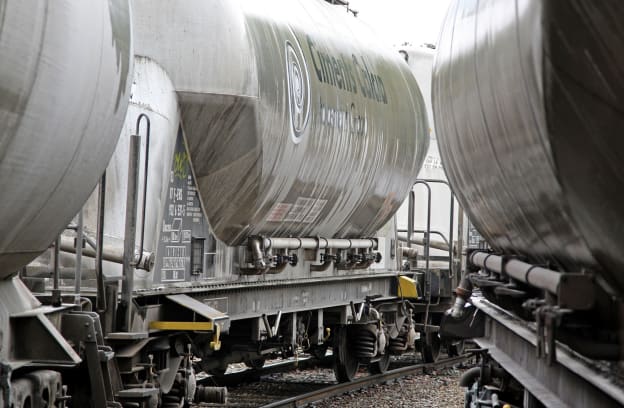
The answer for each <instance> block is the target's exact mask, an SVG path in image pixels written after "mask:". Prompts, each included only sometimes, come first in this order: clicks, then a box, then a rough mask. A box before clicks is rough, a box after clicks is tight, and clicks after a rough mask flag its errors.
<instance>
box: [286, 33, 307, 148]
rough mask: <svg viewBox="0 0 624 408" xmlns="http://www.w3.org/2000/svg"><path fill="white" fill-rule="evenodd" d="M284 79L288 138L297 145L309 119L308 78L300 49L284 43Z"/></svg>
mask: <svg viewBox="0 0 624 408" xmlns="http://www.w3.org/2000/svg"><path fill="white" fill-rule="evenodd" d="M286 78H287V80H288V105H289V106H288V107H289V113H290V137H291V139H292V141H293V142H295V143H299V142H300V141H301V137H302V136H303V133H304V132H305V130H306V127H307V126H308V119H309V117H310V77H309V75H308V66H307V64H306V61H305V59H304V57H303V52H302V51H301V47H300V46H299V44H298V43H297V44H296V45H293V44H292V43H291V42H290V41H286Z"/></svg>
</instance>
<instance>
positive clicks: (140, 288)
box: [0, 0, 453, 408]
mask: <svg viewBox="0 0 624 408" xmlns="http://www.w3.org/2000/svg"><path fill="white" fill-rule="evenodd" d="M131 6H132V36H133V49H134V59H133V60H132V61H129V62H128V64H129V67H132V66H133V68H132V71H133V81H132V92H131V95H127V96H126V98H127V100H129V103H128V102H126V103H127V104H128V109H127V115H126V118H125V123H124V124H123V127H122V131H121V133H122V134H121V136H120V137H119V143H118V144H117V146H116V147H115V152H114V154H113V158H112V160H111V161H110V162H109V164H108V167H107V168H106V171H105V173H104V174H103V175H102V177H101V178H100V182H99V186H98V188H97V189H96V190H95V191H94V192H93V194H92V196H91V197H90V198H89V199H88V201H87V203H86V204H85V205H84V206H83V208H82V209H81V210H80V211H79V212H78V214H77V216H76V217H75V219H74V220H73V221H72V222H71V223H70V224H69V225H67V228H66V230H65V231H64V232H63V233H62V234H61V235H60V236H59V237H58V239H57V240H56V242H55V244H54V247H53V248H52V249H50V250H49V251H48V252H47V253H45V254H44V255H42V256H41V257H40V258H38V259H37V260H36V261H35V262H33V263H31V264H29V265H27V266H26V267H24V268H22V269H21V270H20V274H19V277H16V278H14V279H12V280H11V290H12V291H13V292H11V290H6V291H3V293H5V292H6V293H13V295H12V296H11V298H10V301H9V303H8V304H10V305H12V304H20V303H21V306H20V310H11V311H9V315H8V316H7V319H5V322H6V323H7V325H10V327H11V329H6V330H4V331H3V334H6V335H5V336H4V338H8V337H10V339H11V340H10V341H11V342H12V344H19V345H20V346H18V347H16V348H15V350H14V351H13V353H12V354H9V355H7V357H6V359H5V358H4V357H3V359H2V361H1V363H2V364H6V365H8V366H11V367H12V368H13V371H12V374H11V377H10V386H7V385H6V384H4V383H3V384H2V385H0V387H1V388H2V390H3V391H7V393H8V394H9V395H11V397H10V398H14V399H18V400H19V401H20V402H19V403H18V404H16V406H20V404H21V405H25V404H26V401H27V400H28V399H31V400H33V399H38V400H42V399H44V398H45V395H50V393H53V394H54V398H55V399H57V400H58V401H61V400H65V399H66V396H67V395H69V396H71V401H72V402H71V403H72V405H73V406H92V407H98V408H99V407H107V406H111V405H115V404H117V405H119V404H121V405H122V406H124V407H135V406H137V404H139V406H141V404H142V405H143V406H162V405H164V406H174V405H175V406H183V405H184V404H188V403H189V402H191V401H192V400H194V399H196V400H197V399H198V398H200V397H201V396H206V395H208V394H210V393H207V392H203V391H198V392H197V393H195V390H196V388H195V372H196V371H199V370H203V371H206V372H209V373H210V374H212V375H214V376H215V378H217V379H218V378H219V377H220V376H221V375H223V373H224V372H225V370H226V368H227V365H228V363H231V362H241V361H243V362H246V363H247V364H249V365H250V366H253V367H258V366H261V365H262V364H263V362H264V360H266V359H267V358H270V357H272V356H282V357H288V356H294V355H299V354H300V353H301V352H308V353H311V354H314V355H317V356H323V355H324V354H325V352H326V351H327V349H328V348H329V347H332V348H333V351H334V360H335V372H336V376H337V378H338V380H340V381H350V380H352V379H353V378H354V376H355V374H356V372H357V369H358V367H359V366H360V365H366V366H368V368H369V370H370V371H372V372H380V371H384V370H386V369H387V368H388V364H389V361H390V355H391V354H400V353H402V352H404V351H406V350H413V349H414V348H415V347H417V346H422V347H423V350H425V349H427V350H429V351H432V350H433V349H434V348H435V346H436V344H438V347H439V341H437V340H439V339H438V338H437V335H436V336H421V338H420V339H419V338H418V337H419V336H418V333H417V331H418V332H421V333H423V334H424V333H435V332H436V331H437V329H438V326H437V322H435V321H432V320H431V319H429V320H427V316H429V317H431V316H433V315H434V314H436V313H437V314H439V313H440V312H441V311H442V308H444V307H445V306H446V304H445V303H444V302H439V294H438V293H437V292H436V291H435V290H433V286H432V282H433V279H432V274H433V273H432V271H430V270H429V269H428V268H427V269H426V270H420V269H419V267H418V264H417V262H416V261H417V257H418V253H417V251H416V250H415V248H410V247H402V246H401V245H400V244H399V241H398V240H397V234H396V231H395V226H394V222H393V221H392V216H393V214H394V213H395V212H396V210H397V208H398V207H399V205H400V203H401V202H402V201H403V200H404V198H405V195H406V194H407V192H408V191H409V190H410V188H411V186H412V184H413V182H414V179H415V178H416V177H417V174H418V171H419V169H420V167H421V165H422V162H423V160H424V155H425V152H426V151H427V145H428V137H427V129H428V124H427V112H426V105H425V103H424V101H423V97H422V95H421V93H420V91H419V89H418V86H417V83H416V80H415V79H414V78H413V76H412V73H411V72H410V69H409V67H408V66H407V65H406V64H405V62H404V61H403V60H402V59H401V57H400V56H399V55H398V54H397V53H396V52H395V51H393V50H392V49H389V50H386V49H385V48H384V47H382V46H380V45H379V44H378V43H377V41H376V39H375V38H374V35H373V34H371V33H369V32H368V31H367V30H366V29H364V28H362V27H361V26H360V25H359V23H358V22H357V20H355V19H354V18H353V17H352V16H349V15H348V14H345V13H343V12H340V13H339V12H338V11H339V8H340V7H341V6H336V5H330V4H329V3H326V2H322V1H320V0H318V1H312V2H308V1H303V0H301V1H292V2H277V1H266V2H253V1H240V2H235V1H208V2H206V1H194V2H184V3H180V2H173V1H171V2H167V1H159V2H147V1H142V0H137V1H133V2H131ZM340 11H344V10H340ZM207 39H214V41H212V40H210V41H207ZM217 39H218V42H217ZM217 44H218V45H217ZM129 83H130V81H128V84H129ZM115 137H117V136H115ZM111 148H112V146H111ZM100 170H101V169H100ZM33 228H35V226H33ZM378 230H379V231H378ZM53 238H54V237H51V238H49V239H48V241H49V240H51V239H53ZM451 246H452V244H451ZM449 252H450V253H451V256H450V263H453V255H452V253H453V251H452V250H451V251H449ZM403 260H409V261H414V263H413V264H411V266H410V267H409V270H402V264H403V262H402V261H403ZM421 260H422V255H421ZM439 276H441V277H443V278H445V279H446V278H448V277H449V274H447V273H444V274H439ZM22 282H26V283H27V285H28V288H30V289H31V290H32V291H33V292H36V295H37V296H36V297H37V299H35V298H34V297H33V296H32V295H31V294H28V291H27V289H26V286H24V285H23V284H22ZM0 289H1V287H0ZM7 299H8V298H7ZM18 300H19V301H18ZM38 302H41V305H40V304H39V303H38ZM1 305H3V306H6V305H5V304H4V303H1ZM50 322H53V324H50ZM5 326H6V325H5ZM35 337H36V338H38V339H40V340H39V342H38V347H37V348H32V347H29V345H30V344H31V342H30V341H24V339H30V338H35ZM22 345H23V346H22ZM433 354H434V353H429V357H428V358H436V357H437V356H435V355H433ZM424 355H425V354H424V353H423V356H424ZM425 358H427V357H425ZM40 368H46V370H43V369H41V370H40ZM42 384H45V386H43V385H42ZM146 384H147V385H146ZM61 385H64V386H65V387H61ZM45 390H48V391H46V392H45V393H44V391H45ZM51 390H52V391H51ZM53 390H57V391H56V392H54V391H53ZM199 390H201V387H200V388H199ZM198 396H199V397H198ZM167 404H169V405H167Z"/></svg>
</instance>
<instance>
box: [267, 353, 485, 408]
mask: <svg viewBox="0 0 624 408" xmlns="http://www.w3.org/2000/svg"><path fill="white" fill-rule="evenodd" d="M471 358H473V355H472V354H464V355H462V356H458V357H450V358H446V359H442V360H438V361H437V362H435V363H422V364H414V365H410V366H406V367H401V368H397V369H393V370H389V371H387V372H385V373H383V374H376V375H369V376H366V377H361V378H358V379H356V380H354V381H352V382H349V383H341V384H335V385H330V386H327V387H322V388H320V389H318V390H315V391H311V392H307V393H305V394H301V395H297V396H294V397H289V398H286V399H282V400H279V401H275V402H272V403H269V404H265V405H262V407H263V408H277V407H303V406H306V405H308V404H312V403H315V402H319V401H322V400H325V399H328V398H331V397H335V396H338V395H342V394H346V393H348V392H353V391H356V390H360V389H363V388H368V387H370V386H372V385H375V384H382V383H385V382H388V381H392V380H396V379H398V378H402V377H407V376H410V375H415V374H423V373H427V372H429V371H430V370H433V369H443V368H448V367H453V366H455V365H457V364H460V363H464V362H466V361H468V360H469V359H471Z"/></svg>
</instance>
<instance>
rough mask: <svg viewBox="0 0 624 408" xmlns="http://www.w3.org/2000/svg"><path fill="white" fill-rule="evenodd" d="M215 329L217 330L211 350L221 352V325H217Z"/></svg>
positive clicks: (211, 343) (213, 336)
mask: <svg viewBox="0 0 624 408" xmlns="http://www.w3.org/2000/svg"><path fill="white" fill-rule="evenodd" d="M215 329H216V330H215V332H214V334H213V335H212V341H211V342H210V348H211V349H213V350H214V351H219V350H221V340H220V339H219V337H220V336H221V325H220V324H217V326H216V327H215Z"/></svg>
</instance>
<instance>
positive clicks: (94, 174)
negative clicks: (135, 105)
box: [0, 0, 132, 278]
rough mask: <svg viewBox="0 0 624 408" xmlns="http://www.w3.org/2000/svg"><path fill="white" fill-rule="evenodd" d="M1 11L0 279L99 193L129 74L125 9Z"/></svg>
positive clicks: (26, 6) (29, 6)
mask: <svg viewBox="0 0 624 408" xmlns="http://www.w3.org/2000/svg"><path fill="white" fill-rule="evenodd" d="M33 4H34V7H33ZM1 6H2V8H1V10H0V11H1V13H2V17H3V18H2V19H0V21H1V23H0V24H1V26H0V31H1V32H2V36H0V61H2V64H1V65H0V89H1V90H2V92H0V174H1V175H2V177H0V191H2V195H1V196H0V231H2V236H0V278H2V277H6V276H9V275H11V274H13V273H14V272H15V271H16V270H17V269H19V268H20V267H22V266H23V265H24V264H26V263H27V262H28V261H30V260H31V259H33V258H34V257H36V256H37V255H38V254H39V253H40V252H42V251H44V250H45V249H46V248H47V247H48V245H49V244H50V242H52V241H53V240H54V239H55V237H56V236H57V235H58V234H59V233H60V232H61V231H62V230H63V229H64V228H65V226H66V225H67V223H68V222H69V221H70V220H71V219H72V217H73V216H74V215H75V214H76V213H77V212H78V210H79V209H80V207H81V206H82V204H83V203H84V202H85V201H86V199H87V197H88V195H89V194H90V193H91V191H92V190H93V188H94V187H95V185H96V184H97V181H98V179H99V177H100V176H101V174H102V172H103V171H104V168H105V167H106V165H107V163H108V160H109V159H110V157H111V154H112V152H113V149H114V148H115V145H116V142H117V139H118V137H119V130H120V128H121V124H122V122H123V118H124V115H125V112H126V108H127V103H128V102H127V101H128V95H129V87H130V82H131V81H130V77H129V76H130V75H131V74H130V73H131V72H132V66H131V64H132V59H131V54H132V42H131V30H130V8H129V5H128V0H110V1H101V2H94V3H92V2H83V1H79V0H59V1H54V2H35V3H26V2H2V3H1Z"/></svg>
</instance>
